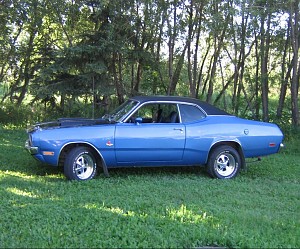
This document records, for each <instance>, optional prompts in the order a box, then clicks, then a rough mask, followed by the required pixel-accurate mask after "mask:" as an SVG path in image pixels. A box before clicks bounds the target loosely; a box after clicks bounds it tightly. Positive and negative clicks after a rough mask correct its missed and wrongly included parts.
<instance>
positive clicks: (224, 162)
mask: <svg viewBox="0 0 300 249" xmlns="http://www.w3.org/2000/svg"><path fill="white" fill-rule="evenodd" d="M240 167H241V155H240V154H239V153H238V152H237V150H236V149H235V148H233V147H231V146H228V145H220V146H218V147H216V148H214V149H213V150H212V151H211V153H210V155H209V158H208V161H207V172H208V173H209V174H210V175H211V176H212V177H214V178H219V179H230V178H234V177H235V176H236V175H237V174H238V173H239V170H240Z"/></svg>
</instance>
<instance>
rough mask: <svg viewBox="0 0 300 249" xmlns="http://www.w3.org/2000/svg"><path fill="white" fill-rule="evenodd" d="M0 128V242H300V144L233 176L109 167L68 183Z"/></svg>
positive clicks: (20, 135)
mask: <svg viewBox="0 0 300 249" xmlns="http://www.w3.org/2000/svg"><path fill="white" fill-rule="evenodd" d="M25 140H26V133H25V131H23V130H20V129H8V128H3V127H2V128H1V127H0V150H1V152H0V181H1V182H0V186H1V187H0V196H1V201H0V202H1V205H0V213H1V215H0V231H1V235H0V247H1V248H7V247H9V248H17V247H18V248H19V247H22V248H26V247H27V248H28V247H30V248H33V247H34V248H42V247H47V248H48V247H55V248H57V247H59V248H62V247H64V248H66V247H68V248H69V247H84V248H91V247H105V248H113V247H118V248H126V247H127V248H136V247H142V248H144V247H155V248H166V247H169V248H174V247H180V248H183V247H188V248H191V247H201V246H220V247H242V248H258V247H260V248H278V247H281V248H299V247H300V179H299V176H300V164H299V162H300V153H299V151H300V149H299V147H300V142H299V140H298V139H293V140H292V141H289V142H287V146H286V148H285V149H284V151H283V152H281V153H279V154H276V155H273V156H271V157H268V158H264V159H263V161H261V162H259V163H253V164H250V165H249V169H248V171H246V172H242V173H241V174H240V175H239V176H238V177H237V178H236V179H234V180H215V179H211V178H209V177H208V175H207V174H206V173H205V171H204V170H203V169H199V168H154V169H118V170H111V171H110V174H111V177H110V178H105V177H104V176H103V174H100V175H99V176H98V177H97V178H96V179H94V180H91V181H88V182H70V181H67V180H66V179H65V177H64V176H63V174H62V170H59V169H56V168H53V167H49V166H44V165H41V164H40V163H39V162H37V161H35V160H34V159H33V158H31V156H30V155H29V154H28V153H27V152H26V151H25V150H24V149H23V145H24V142H25Z"/></svg>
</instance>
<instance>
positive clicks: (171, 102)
mask: <svg viewBox="0 0 300 249" xmlns="http://www.w3.org/2000/svg"><path fill="white" fill-rule="evenodd" d="M148 104H175V105H176V106H177V110H178V114H179V120H180V123H182V120H181V113H180V108H179V105H191V106H195V107H197V108H198V109H199V110H200V111H201V112H203V114H204V115H205V117H207V116H208V114H207V113H206V112H205V111H204V110H203V109H202V108H201V107H200V106H199V105H197V104H194V103H189V102H184V101H168V100H162V101H155V100H151V101H147V102H143V103H142V104H141V102H138V104H137V105H136V106H135V107H134V108H133V109H132V110H130V111H129V112H128V113H127V115H126V116H125V118H124V119H123V120H122V121H121V122H122V123H126V122H127V121H128V119H129V118H130V117H131V115H132V114H134V113H135V112H136V111H137V110H139V109H140V108H142V107H143V106H144V105H148Z"/></svg>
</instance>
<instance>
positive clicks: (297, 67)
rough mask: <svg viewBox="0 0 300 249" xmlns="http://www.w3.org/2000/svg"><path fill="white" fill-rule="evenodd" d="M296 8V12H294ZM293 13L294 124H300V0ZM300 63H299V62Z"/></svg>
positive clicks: (292, 8)
mask: <svg viewBox="0 0 300 249" xmlns="http://www.w3.org/2000/svg"><path fill="white" fill-rule="evenodd" d="M293 10H294V13H293ZM291 15H294V24H293V25H291V27H292V32H291V33H292V48H293V53H294V61H293V73H292V82H291V97H292V124H293V125H294V126H299V106H298V90H299V71H300V62H299V61H298V59H299V58H298V56H299V0H295V1H294V7H293V5H291ZM298 63H299V64H298Z"/></svg>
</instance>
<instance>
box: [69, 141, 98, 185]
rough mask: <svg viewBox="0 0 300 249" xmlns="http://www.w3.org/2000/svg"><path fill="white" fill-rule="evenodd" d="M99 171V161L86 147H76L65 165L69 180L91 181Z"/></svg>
mask: <svg viewBox="0 0 300 249" xmlns="http://www.w3.org/2000/svg"><path fill="white" fill-rule="evenodd" d="M96 171H97V160H96V158H95V156H94V155H93V152H92V151H91V150H90V149H89V148H86V147H75V148H73V149H72V150H71V151H70V152H69V153H68V155H67V156H66V160H65V163H64V173H65V176H66V177H67V178H68V179H69V180H81V181H84V180H90V179H92V178H94V176H95V174H96Z"/></svg>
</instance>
